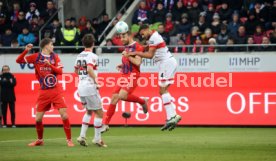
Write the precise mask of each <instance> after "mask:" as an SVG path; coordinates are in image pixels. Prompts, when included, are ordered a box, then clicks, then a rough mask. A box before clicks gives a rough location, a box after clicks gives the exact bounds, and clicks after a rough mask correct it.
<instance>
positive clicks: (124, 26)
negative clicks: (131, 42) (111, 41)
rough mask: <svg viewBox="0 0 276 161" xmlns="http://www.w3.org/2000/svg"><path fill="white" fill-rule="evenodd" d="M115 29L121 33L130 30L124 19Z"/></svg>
mask: <svg viewBox="0 0 276 161" xmlns="http://www.w3.org/2000/svg"><path fill="white" fill-rule="evenodd" d="M115 29H116V32H117V33H119V34H122V33H126V32H128V25H127V23H125V22H124V21H119V22H118V23H117V24H116V25H115Z"/></svg>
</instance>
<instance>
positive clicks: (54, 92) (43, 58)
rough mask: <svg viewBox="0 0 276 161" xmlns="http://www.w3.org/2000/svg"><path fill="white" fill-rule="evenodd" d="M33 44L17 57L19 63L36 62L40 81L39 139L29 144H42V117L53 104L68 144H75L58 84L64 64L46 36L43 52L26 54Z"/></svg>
mask: <svg viewBox="0 0 276 161" xmlns="http://www.w3.org/2000/svg"><path fill="white" fill-rule="evenodd" d="M32 47H33V45H32V44H28V45H27V46H26V47H25V50H24V51H23V52H22V53H21V54H20V55H19V56H18V57H17V59H16V62H17V63H20V64H21V63H29V64H34V67H35V75H36V78H37V79H38V81H39V83H40V90H39V96H38V99H37V102H36V118H35V120H36V132H37V140H36V141H34V142H32V143H30V144H28V145H29V146H41V145H43V144H44V141H43V129H44V128H43V124H42V118H43V116H44V114H45V112H46V111H49V110H50V109H51V106H53V107H54V108H55V109H57V110H58V111H59V114H60V116H61V119H62V121H63V128H64V132H65V134H66V138H67V146H68V147H72V146H74V144H73V142H72V140H71V125H70V122H69V119H68V115H67V112H66V104H65V102H64V98H63V94H62V89H61V86H60V85H59V84H58V78H57V75H61V74H62V68H63V66H62V64H61V63H60V59H59V57H58V55H57V54H55V53H54V52H53V49H54V46H53V42H52V40H51V39H49V38H45V39H43V40H42V41H41V42H40V48H41V50H42V51H41V52H39V53H34V54H32V55H29V56H26V55H27V53H28V52H29V51H30V50H31V49H32Z"/></svg>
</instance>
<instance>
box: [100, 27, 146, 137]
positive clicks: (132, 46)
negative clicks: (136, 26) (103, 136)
mask: <svg viewBox="0 0 276 161" xmlns="http://www.w3.org/2000/svg"><path fill="white" fill-rule="evenodd" d="M120 38H121V41H122V42H123V44H124V45H125V51H140V52H142V51H143V50H144V49H143V46H141V45H140V44H139V43H137V42H136V41H134V40H133V38H132V36H131V33H130V32H129V31H127V32H125V33H120ZM141 63H142V59H141V57H140V56H138V55H137V56H124V55H123V56H122V64H120V65H118V66H117V69H118V70H119V71H121V73H122V76H121V77H124V78H125V79H128V81H129V82H128V83H126V84H123V83H121V84H119V85H117V86H116V87H115V90H114V92H113V95H112V98H111V103H110V105H109V107H108V109H107V113H106V116H105V118H104V121H103V124H104V126H103V129H102V132H105V131H107V130H108V129H109V126H108V125H109V122H110V120H111V118H112V116H113V115H114V113H115V109H116V105H117V103H118V101H119V100H123V101H128V102H137V103H139V104H140V105H141V106H142V108H143V112H144V113H145V114H146V113H147V112H148V107H147V100H146V99H141V98H140V97H138V96H136V95H133V94H132V93H133V91H134V90H135V88H136V87H137V80H138V78H139V76H140V65H141ZM129 78H133V79H129Z"/></svg>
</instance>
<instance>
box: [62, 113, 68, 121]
mask: <svg viewBox="0 0 276 161" xmlns="http://www.w3.org/2000/svg"><path fill="white" fill-rule="evenodd" d="M60 117H61V119H62V120H66V119H68V115H67V113H62V114H60Z"/></svg>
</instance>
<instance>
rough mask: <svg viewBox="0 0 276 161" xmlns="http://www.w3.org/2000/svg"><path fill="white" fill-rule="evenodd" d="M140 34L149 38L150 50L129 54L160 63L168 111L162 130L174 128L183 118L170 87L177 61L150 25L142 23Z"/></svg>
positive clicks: (160, 84)
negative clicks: (177, 112) (177, 108)
mask: <svg viewBox="0 0 276 161" xmlns="http://www.w3.org/2000/svg"><path fill="white" fill-rule="evenodd" d="M139 34H140V35H141V36H142V37H143V38H144V39H146V40H148V43H149V44H148V45H149V51H148V52H141V51H135V52H128V53H126V54H127V55H133V56H140V57H142V58H148V59H153V60H154V62H155V63H156V64H157V65H158V71H159V74H158V84H159V93H160V95H161V97H162V100H163V104H164V106H165V109H166V113H167V121H166V124H165V125H164V126H163V127H162V128H161V130H162V131H163V130H167V129H168V130H173V129H174V128H175V126H176V124H177V123H178V122H179V121H180V120H181V116H179V115H177V114H176V110H175V104H174V103H173V99H172V96H171V95H170V93H169V91H168V89H169V86H170V85H171V84H173V83H174V75H175V72H176V67H177V62H176V59H175V58H174V57H173V55H172V54H171V53H170V52H169V50H168V48H167V46H166V43H165V41H164V40H163V38H162V36H161V35H160V34H159V33H158V32H157V31H153V30H150V29H149V26H148V25H142V26H141V27H140V30H139Z"/></svg>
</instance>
